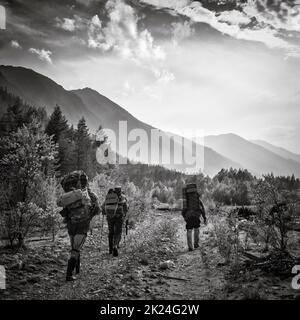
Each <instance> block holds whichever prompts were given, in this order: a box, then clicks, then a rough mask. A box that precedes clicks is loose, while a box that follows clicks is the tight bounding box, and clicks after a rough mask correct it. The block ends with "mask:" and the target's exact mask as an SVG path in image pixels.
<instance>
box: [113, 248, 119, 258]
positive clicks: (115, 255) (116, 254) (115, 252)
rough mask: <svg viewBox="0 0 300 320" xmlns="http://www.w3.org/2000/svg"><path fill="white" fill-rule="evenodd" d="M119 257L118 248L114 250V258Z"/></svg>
mask: <svg viewBox="0 0 300 320" xmlns="http://www.w3.org/2000/svg"><path fill="white" fill-rule="evenodd" d="M118 255H119V253H118V249H117V248H114V249H113V256H114V257H117V256H118Z"/></svg>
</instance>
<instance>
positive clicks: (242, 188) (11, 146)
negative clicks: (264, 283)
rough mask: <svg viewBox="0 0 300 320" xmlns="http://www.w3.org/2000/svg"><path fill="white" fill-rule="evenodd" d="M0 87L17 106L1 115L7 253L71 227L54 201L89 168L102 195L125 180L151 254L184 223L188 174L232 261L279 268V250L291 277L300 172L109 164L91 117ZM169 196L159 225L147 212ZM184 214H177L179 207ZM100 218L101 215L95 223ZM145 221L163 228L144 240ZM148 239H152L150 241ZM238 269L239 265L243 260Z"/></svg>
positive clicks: (136, 225) (221, 249)
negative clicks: (71, 175)
mask: <svg viewBox="0 0 300 320" xmlns="http://www.w3.org/2000/svg"><path fill="white" fill-rule="evenodd" d="M0 93H1V95H0V96H1V99H2V102H3V101H4V102H5V103H6V104H7V105H9V106H8V108H7V110H6V111H5V112H4V113H3V114H2V115H1V119H0V137H1V138H0V174H1V177H2V179H1V183H0V189H1V190H0V207H1V215H0V227H1V243H2V245H3V244H4V246H7V248H10V249H7V250H11V251H5V252H6V253H7V252H9V254H16V253H17V254H19V253H18V252H22V250H26V249H27V246H28V243H27V240H28V239H31V238H34V237H41V238H43V237H45V236H49V237H50V239H51V242H53V243H55V241H59V239H58V238H59V237H60V233H61V232H62V231H61V230H63V228H64V226H63V221H62V218H61V216H60V215H59V211H60V210H61V208H59V207H58V206H57V203H56V202H57V198H58V196H59V195H61V194H62V192H63V191H62V188H61V185H60V181H61V178H62V177H63V176H64V175H65V174H67V173H68V172H71V171H73V170H83V171H85V172H86V174H87V175H88V177H89V185H90V187H91V189H92V191H94V192H95V194H96V195H97V196H98V198H99V202H103V201H104V198H105V195H106V193H107V190H108V189H109V188H110V187H113V186H115V185H121V186H122V189H123V190H124V192H125V194H126V195H127V197H128V201H129V207H130V228H131V229H132V230H133V232H136V233H137V234H138V235H139V237H140V239H141V240H140V241H142V242H141V243H140V248H139V247H136V246H135V247H134V248H133V247H129V249H128V250H129V251H130V250H132V251H130V252H131V254H133V253H132V252H133V251H134V252H139V249H141V250H142V251H141V252H145V251H147V252H148V254H149V253H151V250H152V249H153V248H152V249H149V248H150V247H149V246H151V245H154V243H155V244H156V242H155V241H164V239H165V238H167V239H169V240H170V241H171V242H172V241H173V240H172V239H173V238H174V239H175V237H176V228H177V227H176V225H175V226H174V221H173V219H174V215H175V214H176V212H177V211H179V212H180V209H181V206H182V188H183V186H184V185H185V184H186V183H187V182H194V183H196V184H197V187H198V190H199V193H200V195H201V197H202V199H203V202H204V205H205V207H206V210H207V212H208V219H209V220H210V222H211V228H210V229H209V230H208V231H206V232H207V234H208V235H209V236H210V237H211V238H210V240H209V245H214V247H215V248H217V249H218V254H219V256H220V257H222V258H223V259H224V262H222V263H224V265H226V266H228V265H229V266H230V268H231V269H230V270H231V271H232V270H236V269H235V268H236V267H237V265H239V266H241V261H242V260H243V259H242V258H241V257H244V256H245V255H246V256H247V252H248V260H247V261H248V262H247V261H246V262H245V261H244V260H243V263H242V265H243V266H245V265H247V263H248V265H247V266H248V267H249V264H251V266H250V269H249V270H252V269H253V268H255V267H254V265H255V264H259V263H262V267H263V269H264V270H266V269H268V268H271V267H274V259H276V260H275V261H276V266H278V268H279V269H280V270H277V271H278V272H279V274H284V275H286V274H287V273H288V275H289V276H290V272H291V271H290V269H291V267H292V266H293V264H295V261H296V260H295V259H296V258H295V257H294V256H293V255H292V254H291V253H290V251H289V250H288V249H295V248H298V247H299V237H298V233H296V236H295V234H294V233H293V234H292V235H291V231H292V230H294V231H296V232H298V231H299V230H298V229H299V196H300V195H299V190H300V180H299V179H298V178H295V176H294V175H292V176H286V177H285V176H274V175H273V174H272V173H271V172H270V173H269V174H266V175H264V176H261V177H256V176H254V175H253V174H251V173H250V172H249V171H248V170H247V169H233V168H230V169H222V170H220V172H219V173H218V174H217V175H215V176H214V177H209V176H207V175H204V174H203V173H199V174H198V175H186V174H183V173H181V172H177V171H171V170H168V169H166V168H163V167H160V166H150V165H147V164H141V163H128V164H127V165H117V164H116V165H109V164H106V165H101V164H99V163H97V161H96V148H97V146H98V142H97V141H96V139H95V137H96V135H95V133H92V132H90V130H89V128H88V126H87V124H86V121H85V119H84V118H81V119H80V120H79V122H78V124H77V126H76V127H74V126H73V125H70V124H69V123H68V119H66V117H65V116H64V114H63V112H62V110H61V107H60V106H58V105H57V106H56V107H55V108H54V111H53V113H52V114H51V115H50V116H47V114H46V112H45V110H44V109H43V108H37V107H35V106H31V105H29V104H27V103H25V102H23V101H22V100H21V99H19V98H18V97H16V96H14V95H12V94H10V93H8V92H7V91H6V90H5V89H3V88H2V89H1V92H0ZM99 130H101V126H100V127H99ZM161 203H163V204H168V208H169V212H167V213H165V215H166V217H169V216H171V218H170V221H169V222H168V221H165V222H164V223H163V224H160V225H159V226H158V225H157V222H153V221H152V222H153V223H151V215H150V217H149V214H150V213H151V212H153V208H154V205H155V204H156V205H157V204H161ZM274 208H275V209H274ZM157 214H158V220H159V219H161V215H160V214H159V213H157V212H156V213H155V214H154V216H155V215H157ZM172 215H173V216H172ZM179 217H180V215H179ZM149 219H150V220H149ZM176 219H177V220H176V223H179V222H178V221H179V220H178V219H179V218H178V216H177V218H176ZM99 223H100V218H98V220H97V221H96V223H95V227H96V228H97V226H98V227H99ZM149 223H150V224H149ZM152 225H153V227H152ZM142 226H143V228H145V227H146V228H148V231H149V232H152V234H151V235H149V239H150V240H151V241H152V240H153V237H154V236H155V237H156V238H155V239H156V240H155V241H154V242H153V241H152V242H149V243H148V242H147V243H146V242H145V236H144V234H143V231H142V229H141V227H142ZM157 228H158V229H157ZM157 230H160V231H159V232H160V234H157ZM294 231H293V232H294ZM162 234H167V235H168V236H167V237H162ZM101 237H102V234H101ZM157 237H160V238H162V239H157ZM98 240H99V239H98ZM49 241H50V240H49ZM99 241H100V243H101V241H102V238H101V239H100V240H99ZM157 245H158V244H157ZM160 245H161V243H160ZM29 246H30V245H29ZM143 246H148V247H147V250H146V249H145V247H143ZM257 246H258V247H259V248H261V252H268V255H267V256H266V257H265V256H263V257H258V256H257V255H253V254H252V253H249V250H250V249H251V248H252V249H253V250H254V251H255V250H256V251H257ZM171 247H172V245H171ZM172 248H173V247H172ZM5 250H6V249H5ZM279 253H280V254H279ZM9 254H8V256H9ZM170 254H171V253H168V255H170ZM278 254H279V255H278ZM168 255H167V256H168ZM172 257H173V259H175V258H174V256H172ZM278 257H280V258H278ZM149 259H150V258H149V257H148V256H147V255H146V256H145V255H144V253H143V254H140V255H139V256H138V261H142V265H143V264H145V265H148V264H149ZM264 259H265V260H264ZM278 259H279V260H278ZM280 259H282V261H283V262H282V263H283V264H284V266H283V265H282V264H280V263H279V261H281V260H280ZM8 260H9V258H8ZM168 261H169V260H168ZM168 268H169V265H168V266H167V267H166V269H168ZM251 268H252V269H251ZM238 270H239V271H238V273H239V272H240V270H241V269H238ZM268 270H269V269H268ZM227 289H228V288H227ZM249 295H250V298H253V295H254V296H255V295H257V291H255V293H254V294H253V292H250V293H249V292H248V293H247V294H245V296H246V297H248V296H249Z"/></svg>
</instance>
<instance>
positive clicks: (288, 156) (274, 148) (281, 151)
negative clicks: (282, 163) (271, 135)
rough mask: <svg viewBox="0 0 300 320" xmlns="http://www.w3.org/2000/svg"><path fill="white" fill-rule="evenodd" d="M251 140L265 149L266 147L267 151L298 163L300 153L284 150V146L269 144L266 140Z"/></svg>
mask: <svg viewBox="0 0 300 320" xmlns="http://www.w3.org/2000/svg"><path fill="white" fill-rule="evenodd" d="M252 142H253V143H256V144H258V145H260V146H261V147H264V148H265V149H267V150H269V151H272V152H274V153H276V154H277V155H279V156H281V157H282V158H285V159H291V160H294V161H297V162H299V163H300V155H299V154H296V153H293V152H291V151H289V150H286V149H284V148H281V147H277V146H274V145H273V144H271V143H269V142H267V141H263V140H252Z"/></svg>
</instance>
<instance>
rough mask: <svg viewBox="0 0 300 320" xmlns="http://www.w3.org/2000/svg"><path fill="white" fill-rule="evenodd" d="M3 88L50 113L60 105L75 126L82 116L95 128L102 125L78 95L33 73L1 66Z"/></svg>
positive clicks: (0, 75)
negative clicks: (44, 108)
mask: <svg viewBox="0 0 300 320" xmlns="http://www.w3.org/2000/svg"><path fill="white" fill-rule="evenodd" d="M0 86H1V87H6V88H7V90H8V91H9V92H11V93H13V94H15V95H17V96H19V97H21V98H22V99H23V100H24V101H26V102H27V103H29V104H33V105H35V106H40V107H46V110H47V112H48V113H51V112H52V111H53V109H54V107H55V105H56V104H58V105H59V106H61V107H62V109H63V111H64V113H65V115H66V116H67V118H68V119H69V120H70V122H71V123H73V124H76V123H77V122H78V120H79V119H80V118H81V117H82V116H84V117H85V118H86V119H87V122H88V124H89V126H90V127H92V128H95V127H97V126H98V125H99V124H100V119H99V118H98V117H97V115H95V114H93V113H92V112H90V111H89V110H87V109H86V107H85V106H84V103H83V102H82V101H81V99H80V98H79V97H78V96H77V95H76V94H74V93H72V92H69V91H67V90H65V89H64V88H63V87H62V86H60V85H58V84H57V83H55V82H54V81H52V80H51V79H49V78H47V77H45V76H43V75H41V74H39V73H36V72H34V71H33V70H31V69H26V68H22V67H11V66H0Z"/></svg>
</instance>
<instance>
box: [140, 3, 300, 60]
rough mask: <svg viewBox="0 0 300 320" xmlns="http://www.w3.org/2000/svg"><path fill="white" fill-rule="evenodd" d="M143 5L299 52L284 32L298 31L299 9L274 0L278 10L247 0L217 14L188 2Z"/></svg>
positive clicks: (237, 35)
mask: <svg viewBox="0 0 300 320" xmlns="http://www.w3.org/2000/svg"><path fill="white" fill-rule="evenodd" d="M142 1H143V2H145V3H148V4H151V5H154V6H157V7H158V8H168V9H169V10H173V11H174V12H175V13H177V14H180V15H184V16H186V17H189V18H190V19H191V21H193V22H202V23H207V24H209V25H210V26H211V27H212V28H214V29H216V30H218V31H220V32H221V33H223V34H226V35H229V36H231V37H234V38H237V39H241V40H248V41H258V42H262V43H264V44H265V45H267V46H268V47H270V48H280V49H285V50H286V52H287V54H289V53H290V52H293V54H292V55H293V56H296V54H295V51H296V52H300V50H299V47H297V46H296V45H294V44H291V43H290V42H289V40H288V35H287V34H286V33H287V32H291V31H293V32H300V11H299V7H292V6H289V5H288V4H286V3H283V2H281V1H278V3H279V7H277V8H276V9H272V8H271V7H269V6H268V5H267V4H266V3H267V1H265V0H255V1H254V0H248V1H247V2H246V3H239V10H227V11H221V12H219V13H217V12H214V11H212V10H209V9H207V8H204V7H203V6H202V4H201V3H200V2H196V1H191V0H182V1H178V2H177V1H169V0H142Z"/></svg>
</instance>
